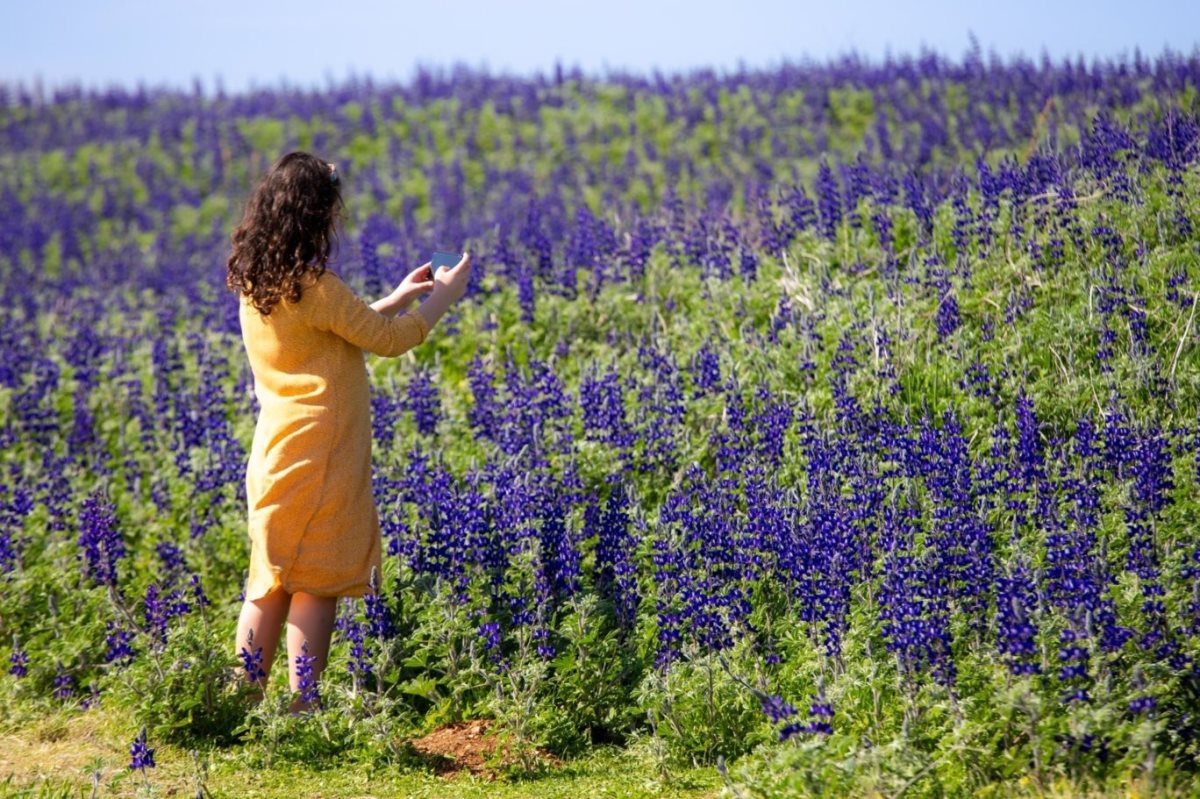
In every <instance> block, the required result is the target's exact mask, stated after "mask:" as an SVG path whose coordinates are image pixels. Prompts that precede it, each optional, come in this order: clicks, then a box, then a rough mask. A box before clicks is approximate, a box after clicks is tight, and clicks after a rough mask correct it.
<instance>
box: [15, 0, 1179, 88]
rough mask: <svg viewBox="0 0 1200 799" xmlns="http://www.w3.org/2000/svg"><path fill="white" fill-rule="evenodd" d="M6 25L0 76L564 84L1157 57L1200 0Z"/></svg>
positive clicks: (348, 11) (43, 14) (247, 15)
mask: <svg viewBox="0 0 1200 799" xmlns="http://www.w3.org/2000/svg"><path fill="white" fill-rule="evenodd" d="M8 6H9V7H8V8H7V9H6V10H5V13H4V22H3V25H2V26H0V81H3V82H6V83H10V84H11V83H13V82H21V83H24V84H26V85H31V84H32V81H33V79H34V78H35V77H37V76H40V77H41V79H42V81H43V82H44V83H45V84H46V85H47V86H57V85H61V84H63V83H68V82H76V81H78V82H81V83H83V84H84V85H85V86H89V87H102V86H106V85H109V84H111V83H119V84H122V85H125V86H130V87H132V86H134V85H135V84H136V83H137V82H138V81H139V80H140V81H144V82H145V83H146V84H147V85H151V86H157V85H163V84H167V85H172V86H179V87H187V88H190V86H191V85H192V81H193V79H194V78H199V80H200V82H201V85H202V86H203V87H204V90H205V92H206V93H208V92H211V90H212V89H213V88H214V87H215V85H216V83H215V81H216V78H217V76H220V77H221V78H222V81H223V84H224V86H225V88H226V89H227V90H229V91H239V90H242V89H245V88H248V87H250V86H252V85H253V86H276V85H279V84H280V83H281V81H283V80H286V81H287V82H288V83H289V84H290V85H293V86H325V85H327V84H328V82H329V81H330V80H337V81H340V80H342V79H344V78H346V77H348V76H350V75H351V74H353V75H358V76H363V75H368V74H369V75H371V76H373V77H374V78H376V79H380V80H386V79H390V78H394V79H402V80H403V79H407V78H408V77H410V76H411V74H412V71H413V68H414V66H415V65H417V64H424V65H437V66H449V65H452V64H454V63H465V64H467V65H469V66H473V67H480V66H483V67H487V68H489V69H490V70H492V71H493V72H509V73H515V74H531V73H534V72H539V71H540V72H543V73H549V72H550V71H552V70H553V68H554V64H555V62H556V60H557V61H561V62H562V63H563V64H564V65H565V66H568V67H570V66H575V65H578V66H579V67H581V68H582V69H583V70H585V71H586V72H589V73H591V74H595V75H602V74H604V73H605V72H606V71H608V70H611V69H629V70H634V71H638V72H642V73H646V72H649V71H650V70H652V69H654V68H659V69H662V70H664V71H668V72H673V71H683V70H688V69H691V68H695V67H701V66H709V67H713V68H715V69H717V70H721V71H723V70H730V69H734V68H736V67H737V66H738V63H739V61H741V62H744V63H745V64H746V65H747V66H750V67H769V66H774V65H777V64H779V63H780V61H782V60H784V59H787V60H790V61H799V60H802V59H803V58H805V57H806V56H807V57H810V58H813V59H816V60H821V61H823V60H825V59H827V58H830V57H834V56H837V55H840V54H843V53H846V52H849V51H851V50H855V51H857V52H858V53H860V54H862V55H864V56H866V57H868V58H870V59H872V60H879V59H881V58H882V57H883V55H884V54H885V52H887V51H888V49H890V50H891V52H892V53H894V54H902V53H911V54H914V55H915V54H917V53H918V51H919V49H920V48H921V47H922V46H927V47H930V48H932V49H935V50H937V51H938V52H940V53H942V54H944V55H947V56H950V57H953V58H955V59H959V58H961V56H962V55H963V53H964V52H965V51H966V49H967V47H968V41H969V40H968V35H969V33H970V32H973V33H974V34H975V36H976V37H977V38H978V39H979V42H980V44H981V46H982V48H983V50H984V53H985V55H986V54H987V53H988V52H989V51H990V50H993V49H994V50H995V51H996V52H997V53H999V54H1000V55H1001V56H1006V57H1007V56H1011V55H1014V54H1016V53H1024V54H1025V55H1026V56H1029V57H1032V58H1038V57H1039V56H1040V55H1041V53H1042V51H1043V49H1044V50H1045V51H1046V52H1048V53H1049V54H1050V55H1051V57H1052V58H1054V59H1055V60H1056V61H1057V60H1059V59H1060V58H1062V57H1064V56H1071V57H1074V56H1076V55H1078V54H1083V55H1084V56H1085V57H1087V58H1088V60H1089V61H1090V60H1091V58H1092V57H1093V56H1100V57H1108V56H1118V55H1121V54H1132V52H1133V48H1134V47H1140V48H1141V49H1142V51H1143V53H1145V54H1147V55H1148V56H1154V55H1158V54H1160V53H1161V52H1162V51H1163V49H1164V48H1165V47H1170V48H1171V49H1172V50H1175V51H1177V52H1184V53H1189V54H1190V53H1191V52H1192V51H1193V49H1194V48H1196V47H1197V45H1198V43H1200V2H1196V0H1192V2H1183V1H1182V0H1173V1H1171V2H1165V1H1164V0H1142V1H1141V2H1137V3H1135V2H1133V0H1127V2H1114V1H1113V0H1089V1H1087V2H1085V1H1083V0H1008V2H1005V1H1004V0H993V1H992V2H974V1H973V0H960V1H959V2H948V1H946V2H934V0H915V1H914V2H882V1H881V0H860V1H859V2H850V0H845V1H844V2H833V1H831V2H826V3H821V4H816V3H809V2H786V1H784V0H728V1H727V2H710V1H709V0H691V1H690V2H680V1H678V0H664V1H663V2H655V0H640V1H631V0H603V1H601V0H594V1H593V2H586V3H582V2H570V1H569V0H459V1H458V2H453V3H447V2H436V1H435V0H426V2H422V3H410V2H390V3H389V2H382V0H375V1H373V2H369V1H367V0H360V1H359V2H355V1H354V0H335V1H334V2H329V1H328V0H327V1H326V2H315V0H292V2H286V3H285V2H276V1H274V0H273V1H272V2H255V1H254V0H237V1H234V0H192V1H191V2H186V3H185V2H173V1H172V0H158V1H157V2H150V0H111V1H110V2H104V1H103V0H72V1H70V2H68V1H66V0H20V1H19V2H10V3H9V4H8Z"/></svg>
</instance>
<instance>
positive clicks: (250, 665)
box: [238, 630, 267, 682]
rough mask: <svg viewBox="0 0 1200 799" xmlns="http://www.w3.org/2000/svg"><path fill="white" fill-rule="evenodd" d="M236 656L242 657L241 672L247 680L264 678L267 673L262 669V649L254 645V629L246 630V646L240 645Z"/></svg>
mask: <svg viewBox="0 0 1200 799" xmlns="http://www.w3.org/2000/svg"><path fill="white" fill-rule="evenodd" d="M247 647H249V649H247ZM251 652H253V653H254V654H251ZM238 656H239V657H240V658H241V659H242V672H243V673H244V674H245V675H246V681H247V682H259V681H261V680H264V679H266V676H267V673H266V672H265V671H264V670H263V649H262V647H261V646H255V645H254V630H247V631H246V646H243V647H241V649H240V650H239V651H238Z"/></svg>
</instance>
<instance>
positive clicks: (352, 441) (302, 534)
mask: <svg viewBox="0 0 1200 799" xmlns="http://www.w3.org/2000/svg"><path fill="white" fill-rule="evenodd" d="M239 318H240V320H241V325H242V340H243V341H244V342H245V345H246V355H247V356H248V358H249V360H250V368H251V370H252V371H253V373H254V393H255V396H257V397H258V401H259V405H260V409H259V415H258V422H257V424H256V426H255V429H254V442H253V444H252V445H251V448H250V456H249V460H248V462H247V464H246V500H247V510H248V514H247V515H248V522H249V535H250V569H249V573H248V576H247V579H246V599H247V600H254V599H259V598H260V597H263V596H265V595H267V594H269V593H270V592H271V591H273V590H275V589H276V588H278V587H282V588H283V589H284V590H285V591H288V592H295V591H304V592H305V593H310V594H314V595H316V596H362V595H363V594H365V593H367V592H368V591H369V590H370V589H369V587H368V586H369V579H370V574H371V567H372V566H374V567H375V568H377V569H381V568H382V567H381V560H380V559H381V549H382V547H381V541H380V529H379V516H378V513H377V511H376V509H375V501H374V498H373V497H372V495H371V441H372V436H371V405H370V397H369V394H368V386H367V370H366V364H365V361H364V354H363V351H364V350H366V351H368V352H373V353H375V354H376V355H383V356H396V355H400V354H401V353H404V352H407V351H408V350H410V349H412V348H413V347H415V346H417V345H418V344H420V343H421V342H423V341H424V340H425V337H426V336H427V335H428V334H429V326H428V324H427V323H426V322H425V319H424V317H422V316H421V315H420V314H418V313H416V312H415V311H411V312H409V313H406V314H403V315H399V316H395V317H389V316H386V315H384V314H381V313H379V312H377V311H375V310H374V309H372V308H371V307H370V306H368V305H367V304H366V303H365V302H363V301H362V300H361V299H359V297H358V296H356V295H355V294H354V292H353V291H351V289H350V288H349V287H348V286H347V285H346V284H345V283H344V282H343V281H342V280H341V278H339V277H338V276H337V275H335V274H333V273H332V272H329V271H326V272H325V273H324V274H323V275H321V277H320V278H318V279H317V280H316V282H315V283H314V282H312V281H311V280H310V281H309V285H308V286H307V287H306V288H305V289H304V291H303V294H302V296H301V298H300V300H299V302H296V303H289V302H287V301H286V300H281V301H280V302H279V303H278V304H277V305H276V306H275V307H274V308H273V309H272V310H271V313H270V314H269V315H268V316H263V315H262V314H260V313H259V312H258V311H257V309H255V308H254V306H253V305H252V304H251V303H250V302H249V300H248V299H247V298H246V297H245V295H243V296H242V298H241V307H240V309H239Z"/></svg>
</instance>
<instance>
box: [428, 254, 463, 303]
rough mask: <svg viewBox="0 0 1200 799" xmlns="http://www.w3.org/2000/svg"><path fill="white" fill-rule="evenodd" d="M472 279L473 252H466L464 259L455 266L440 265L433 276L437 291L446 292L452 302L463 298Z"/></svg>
mask: <svg viewBox="0 0 1200 799" xmlns="http://www.w3.org/2000/svg"><path fill="white" fill-rule="evenodd" d="M470 279H471V254H470V253H469V252H464V253H463V257H462V260H460V261H459V262H458V263H457V264H455V265H454V266H439V267H438V270H437V274H435V275H434V276H433V282H434V284H435V293H436V292H437V291H441V292H445V294H446V296H447V297H449V299H450V301H451V302H457V301H458V300H461V299H462V297H463V295H464V294H466V293H467V282H468V281H469V280H470Z"/></svg>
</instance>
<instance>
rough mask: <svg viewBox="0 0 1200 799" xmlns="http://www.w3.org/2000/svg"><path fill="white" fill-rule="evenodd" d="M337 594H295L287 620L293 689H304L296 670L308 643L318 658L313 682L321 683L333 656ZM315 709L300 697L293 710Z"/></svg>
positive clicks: (289, 672)
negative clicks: (331, 649) (297, 660)
mask: <svg viewBox="0 0 1200 799" xmlns="http://www.w3.org/2000/svg"><path fill="white" fill-rule="evenodd" d="M337 601H338V598H337V597H335V596H313V595H312V594H306V593H304V592H303V591H297V592H296V593H295V594H293V595H292V606H291V610H290V611H289V613H288V619H287V650H288V675H289V679H290V682H291V686H292V690H293V691H299V690H300V675H299V674H297V672H296V658H298V657H299V656H300V655H301V654H303V646H304V643H305V642H306V641H307V642H308V654H309V656H310V657H313V658H316V659H315V660H314V661H313V662H312V681H313V683H314V684H319V678H320V676H321V672H322V671H324V670H325V663H326V661H327V660H328V658H329V641H330V639H331V638H332V637H333V624H334V620H335V619H336V618H337ZM308 709H311V706H310V705H309V704H307V703H305V702H303V701H301V699H300V697H297V698H296V700H295V701H294V702H292V707H291V710H292V712H298V711H301V710H308Z"/></svg>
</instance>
